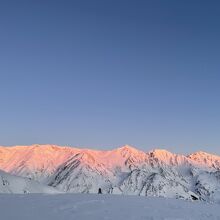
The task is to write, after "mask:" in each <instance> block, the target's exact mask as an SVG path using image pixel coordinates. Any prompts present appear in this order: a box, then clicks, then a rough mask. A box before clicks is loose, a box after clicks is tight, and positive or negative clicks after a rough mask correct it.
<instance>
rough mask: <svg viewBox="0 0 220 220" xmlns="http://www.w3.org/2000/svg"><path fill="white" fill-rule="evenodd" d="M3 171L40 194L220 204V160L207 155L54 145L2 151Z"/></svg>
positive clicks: (0, 153) (128, 147)
mask: <svg viewBox="0 0 220 220" xmlns="http://www.w3.org/2000/svg"><path fill="white" fill-rule="evenodd" d="M0 169H1V170H4V171H5V172H8V173H10V174H11V175H17V176H21V177H25V178H28V179H31V180H32V181H31V183H30V184H29V185H32V184H38V185H39V190H38V191H39V192H44V190H43V191H42V190H41V189H40V184H41V186H42V185H43V184H44V187H48V188H47V189H50V190H51V188H52V189H57V190H59V191H61V192H70V193H97V192H98V189H99V188H101V189H102V193H104V194H111V193H113V194H124V195H141V196H157V197H166V198H180V199H186V200H204V201H208V202H213V201H214V202H217V203H219V202H220V157H219V156H217V155H212V154H208V153H205V152H196V153H193V154H191V155H188V156H184V155H179V154H173V153H171V152H168V151H166V150H160V149H156V150H153V151H150V152H143V151H140V150H137V149H135V148H133V147H131V146H128V145H126V146H123V147H120V148H117V149H114V150H110V151H97V150H90V149H78V148H71V147H59V146H54V145H33V146H18V147H0ZM26 181H27V179H26V180H25V182H26ZM34 181H37V182H38V183H35V182H34ZM0 183H1V182H0ZM25 184H26V183H25ZM9 185H10V184H9ZM12 185H13V184H12ZM46 185H47V186H46ZM0 186H1V184H0ZM6 188H7V186H6V185H5V184H3V186H2V188H1V187H0V192H4V193H6V192H16V193H17V191H15V190H12V191H10V190H11V187H9V188H10V189H9V190H7V189H6ZM23 188H26V187H21V190H20V191H19V192H20V193H22V191H23V190H25V189H23ZM35 188H36V187H34V189H35ZM50 190H49V191H50ZM32 191H33V190H31V189H30V190H27V191H26V190H25V192H32ZM45 191H46V192H47V190H45ZM34 192H37V191H34Z"/></svg>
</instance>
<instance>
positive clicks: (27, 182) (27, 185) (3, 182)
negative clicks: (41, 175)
mask: <svg viewBox="0 0 220 220" xmlns="http://www.w3.org/2000/svg"><path fill="white" fill-rule="evenodd" d="M58 192H59V191H58V190H56V189H55V188H53V187H49V186H46V185H43V184H40V183H39V182H37V181H33V180H31V179H28V178H24V177H18V176H15V175H10V174H8V173H5V172H4V171H0V193H17V194H23V193H24V194H25V193H48V194H50V193H52V194H53V193H58Z"/></svg>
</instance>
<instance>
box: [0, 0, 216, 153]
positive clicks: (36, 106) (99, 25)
mask: <svg viewBox="0 0 220 220" xmlns="http://www.w3.org/2000/svg"><path fill="white" fill-rule="evenodd" d="M219 8H220V1H217V0H216V1H215V0H212V1H207V0H206V1H203V0H190V1H189V0H184V1H176V0H173V1H170V0H167V1H164V0H163V1H158V0H152V1H151V0H149V1H138V0H137V1H128V0H124V1H122V0H117V1H116V0H109V1H107V0H100V1H97V0H93V1H91V0H88V1H84V0H80V1H74V0H72V1H67V0H66V1H61V0H60V1H56V0H51V1H49V0H42V1H41V0H38V1H34V0H28V1H23V0H19V1H17V0H14V1H13V0H7V1H6V0H5V1H4V0H3V1H0V109H1V111H0V113H1V114H0V145H29V144H35V143H39V144H43V143H51V144H58V145H72V146H81V147H84V146H86V147H90V148H97V149H108V148H114V147H118V146H120V145H123V144H131V145H134V146H136V147H138V148H140V149H143V150H149V149H152V148H165V149H167V150H171V151H174V152H180V153H188V152H193V151H197V150H204V151H208V152H214V153H218V154H220V13H219Z"/></svg>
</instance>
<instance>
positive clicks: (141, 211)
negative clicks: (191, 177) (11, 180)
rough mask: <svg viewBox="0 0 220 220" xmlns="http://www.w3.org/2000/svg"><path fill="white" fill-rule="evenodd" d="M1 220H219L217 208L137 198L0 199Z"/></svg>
mask: <svg viewBox="0 0 220 220" xmlns="http://www.w3.org/2000/svg"><path fill="white" fill-rule="evenodd" d="M0 219H2V220H15V219H21V220H30V219H31V220H61V219H74V220H75V219H77V220H88V219H89V220H116V219H117V220H219V219H220V209H219V205H218V204H208V203H205V202H198V201H197V202H187V201H183V200H176V199H165V198H151V197H148V198H146V197H140V196H126V197H125V196H118V195H94V194H93V195H92V194H60V195H40V194H28V195H8V194H2V195H0Z"/></svg>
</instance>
